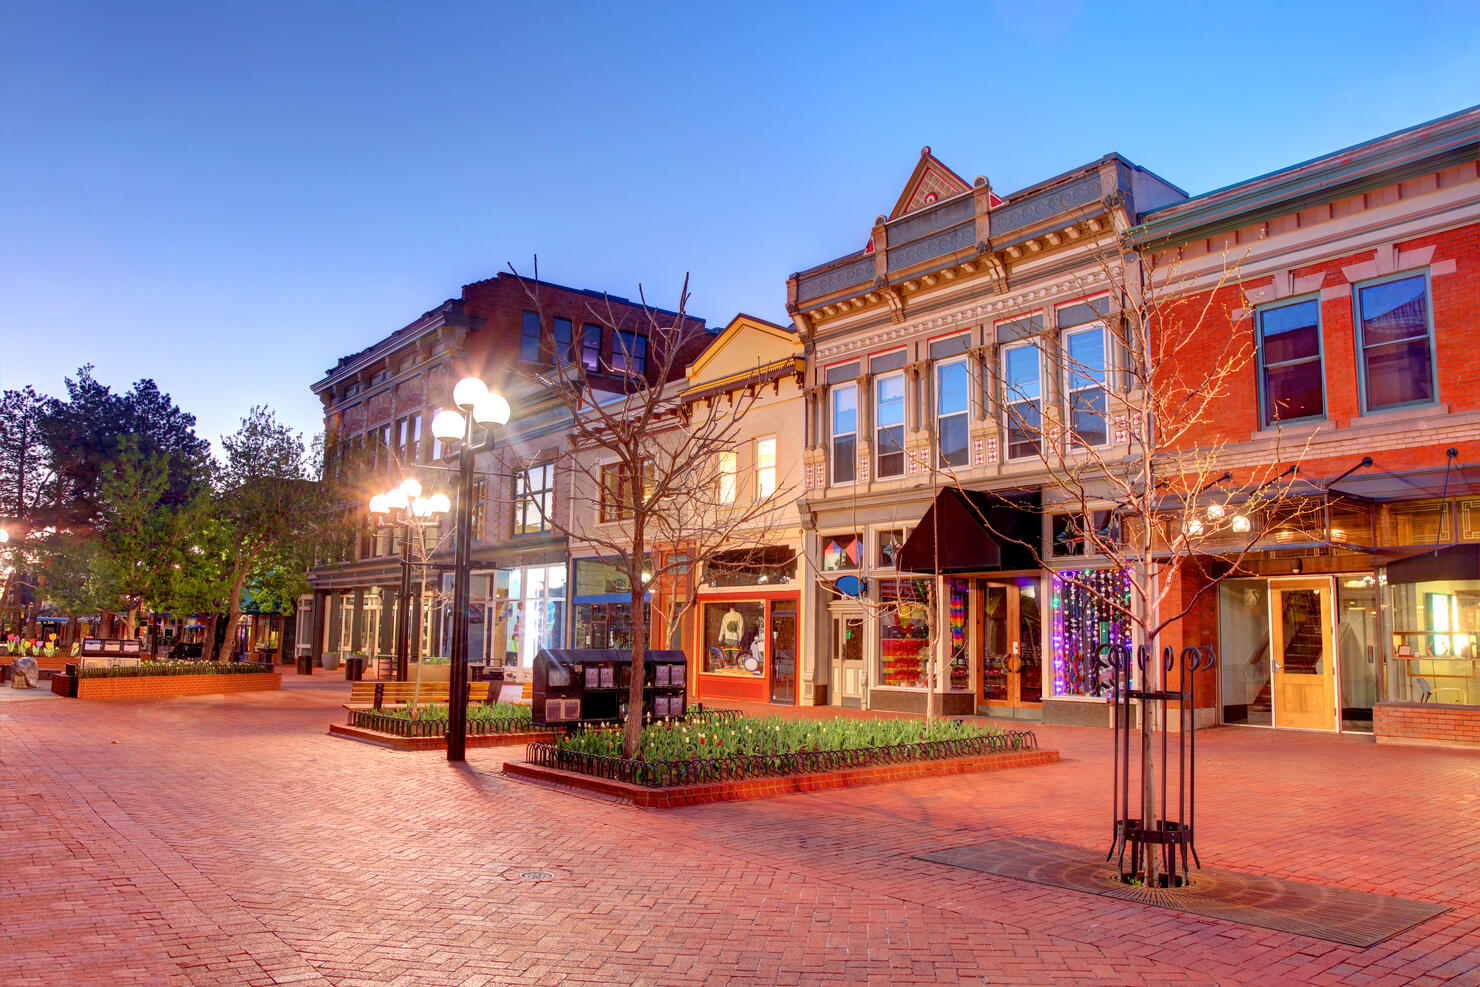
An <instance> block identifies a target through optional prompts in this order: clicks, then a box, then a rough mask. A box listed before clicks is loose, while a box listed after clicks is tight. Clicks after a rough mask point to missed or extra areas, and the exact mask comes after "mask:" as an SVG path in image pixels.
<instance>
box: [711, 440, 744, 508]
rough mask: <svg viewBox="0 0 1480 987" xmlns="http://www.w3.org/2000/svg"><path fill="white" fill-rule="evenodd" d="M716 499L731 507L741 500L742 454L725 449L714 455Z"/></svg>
mask: <svg viewBox="0 0 1480 987" xmlns="http://www.w3.org/2000/svg"><path fill="white" fill-rule="evenodd" d="M714 472H715V477H716V488H715V499H716V500H718V501H719V503H720V504H722V505H724V506H727V507H728V506H729V505H731V504H733V503H735V502H736V501H737V500H739V499H740V454H739V453H737V452H736V451H735V450H734V449H725V450H722V451H720V452H717V453H715V454H714Z"/></svg>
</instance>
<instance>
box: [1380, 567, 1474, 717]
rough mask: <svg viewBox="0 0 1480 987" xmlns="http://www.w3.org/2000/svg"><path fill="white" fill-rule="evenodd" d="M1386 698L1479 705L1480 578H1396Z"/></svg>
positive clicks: (1391, 597)
mask: <svg viewBox="0 0 1480 987" xmlns="http://www.w3.org/2000/svg"><path fill="white" fill-rule="evenodd" d="M1387 595H1388V599H1389V601H1390V607H1389V610H1388V615H1389V618H1390V624H1389V625H1388V626H1389V632H1390V634H1391V637H1392V663H1391V665H1390V669H1389V673H1388V689H1387V692H1388V695H1387V697H1386V698H1388V699H1390V700H1396V701H1398V702H1424V703H1442V704H1448V705H1477V704H1480V580H1474V579H1433V580H1428V581H1425V582H1392V583H1389V585H1388V587H1387Z"/></svg>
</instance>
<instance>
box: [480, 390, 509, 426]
mask: <svg viewBox="0 0 1480 987" xmlns="http://www.w3.org/2000/svg"><path fill="white" fill-rule="evenodd" d="M473 421H475V422H477V423H478V424H479V425H507V424H508V423H509V402H508V401H506V400H505V399H504V396H503V395H502V394H500V393H498V392H497V391H489V392H487V393H486V394H484V395H483V396H482V397H480V398H479V399H478V400H477V401H476V402H475V403H474V404H473Z"/></svg>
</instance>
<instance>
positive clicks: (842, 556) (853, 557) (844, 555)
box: [822, 533, 863, 572]
mask: <svg viewBox="0 0 1480 987" xmlns="http://www.w3.org/2000/svg"><path fill="white" fill-rule="evenodd" d="M862 557H863V538H862V537H861V536H860V535H858V534H856V533H852V534H846V535H831V536H829V537H828V538H826V539H824V540H823V542H822V571H823V572H840V571H843V570H847V569H857V568H858V563H859V560H860V559H861V558H862Z"/></svg>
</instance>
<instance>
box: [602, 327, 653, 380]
mask: <svg viewBox="0 0 1480 987" xmlns="http://www.w3.org/2000/svg"><path fill="white" fill-rule="evenodd" d="M638 343H641V344H642V345H641V346H640V347H639V346H638V345H637V344H638ZM639 350H641V352H639ZM647 359H648V338H647V336H645V335H643V334H642V333H640V332H637V331H636V330H633V329H618V330H617V331H616V333H615V335H613V336H612V360H611V369H612V372H613V373H618V374H625V375H627V376H629V377H646V376H647Z"/></svg>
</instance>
